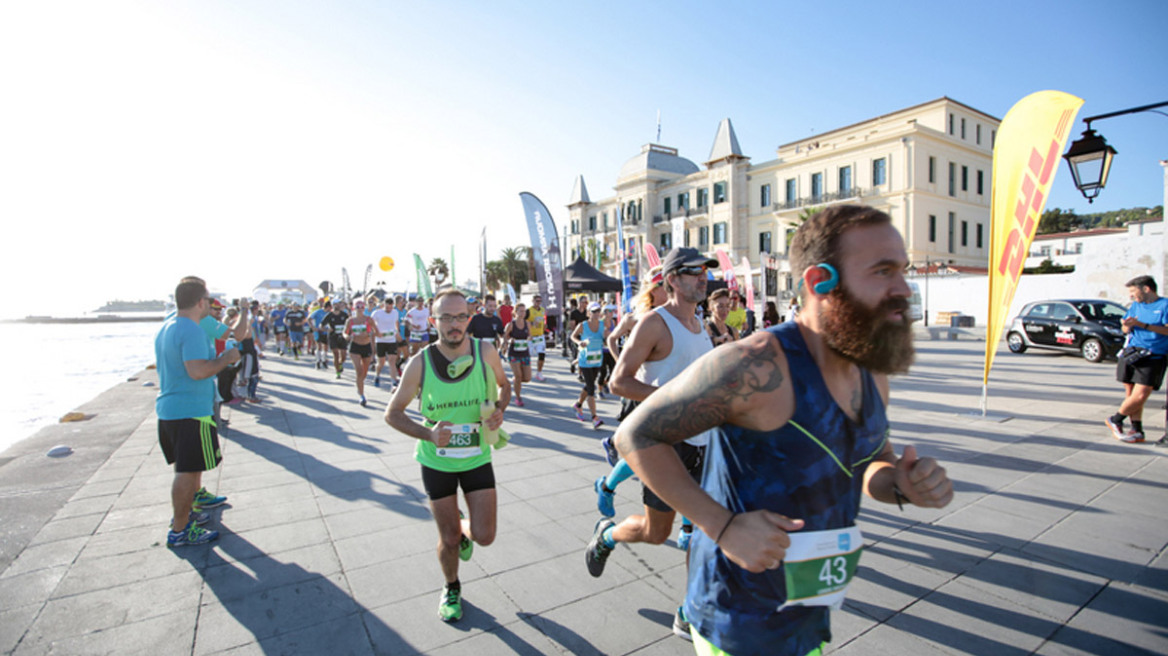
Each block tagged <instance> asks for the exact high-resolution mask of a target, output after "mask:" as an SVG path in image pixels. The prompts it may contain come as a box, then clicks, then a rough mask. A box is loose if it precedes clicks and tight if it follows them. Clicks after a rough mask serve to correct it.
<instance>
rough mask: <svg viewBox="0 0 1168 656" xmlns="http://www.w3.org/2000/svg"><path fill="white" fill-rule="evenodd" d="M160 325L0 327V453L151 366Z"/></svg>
mask: <svg viewBox="0 0 1168 656" xmlns="http://www.w3.org/2000/svg"><path fill="white" fill-rule="evenodd" d="M161 326H162V321H161V315H159V321H156V322H155V321H148V322H126V323H120V322H119V323H113V322H103V323H75V324H47V323H39V324H38V323H0V344H5V345H6V347H7V348H6V350H5V356H4V359H5V360H6V362H5V365H6V366H5V367H4V369H5V371H6V372H7V373H6V374H4V377H5V379H6V380H5V383H4V385H3V387H4V394H3V397H4V401H3V403H0V453H3V452H4V451H5V450H6V449H8V447H10V446H12V445H13V444H16V443H17V442H19V441H20V440H23V439H26V438H29V437H32V435H33V434H34V433H36V432H37V431H38V430H40V429H41V428H43V427H44V426H47V425H49V424H54V423H56V422H58V421H59V420H60V418H61V416H63V415H64V414H66V413H68V412H71V411H73V410H76V409H77V407H78V406H80V405H82V404H83V403H85V402H87V401H89V400H91V399H93V398H94V397H96V396H97V395H98V394H101V393H102V392H104V391H105V390H107V389H109V388H111V387H113V386H114V385H116V384H118V383H122V382H125V381H126V379H127V378H129V377H131V376H133V375H134V374H136V373H138V372H140V371H142V370H143V369H145V368H146V366H147V365H149V364H151V363H153V362H154V335H155V334H156V333H157V332H158V329H159V327H161Z"/></svg>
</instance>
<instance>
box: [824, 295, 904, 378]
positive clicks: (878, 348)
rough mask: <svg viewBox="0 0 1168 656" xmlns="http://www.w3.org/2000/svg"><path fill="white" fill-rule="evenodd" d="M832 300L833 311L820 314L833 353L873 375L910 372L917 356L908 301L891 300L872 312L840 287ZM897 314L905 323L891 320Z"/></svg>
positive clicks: (825, 339) (900, 299) (885, 301)
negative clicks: (874, 373)
mask: <svg viewBox="0 0 1168 656" xmlns="http://www.w3.org/2000/svg"><path fill="white" fill-rule="evenodd" d="M831 300H832V309H831V311H830V312H826V311H823V310H820V316H819V319H820V325H821V326H823V340H824V342H825V343H826V344H827V345H828V347H829V348H831V350H833V351H835V352H836V353H838V354H839V355H841V356H843V357H845V358H847V359H848V360H851V361H852V362H855V363H856V364H857V365H859V366H861V367H863V368H865V369H868V370H869V371H875V372H878V373H884V374H897V373H904V372H907V371H908V368H909V366H910V365H912V363H913V356H914V352H913V335H912V321H911V320H910V319H909V316H908V299H905V298H899V297H897V298H887V299H885V300H883V301H881V302H880V304H879V305H877V306H876V307H875V308H868V307H867V306H865V305H864V304H863V303H861V302H860V301H859V300H857V299H856V297H854V296H852V294H851V293H850V292H848V290H847V288H845V287H843V286H840V287H839V288H838V289H837V290H836V291H835V292H834V293H832V295H831ZM896 311H899V312H900V313H901V316H902V317H903V319H902V320H901V321H891V320H889V319H888V315H889V314H890V313H892V312H896Z"/></svg>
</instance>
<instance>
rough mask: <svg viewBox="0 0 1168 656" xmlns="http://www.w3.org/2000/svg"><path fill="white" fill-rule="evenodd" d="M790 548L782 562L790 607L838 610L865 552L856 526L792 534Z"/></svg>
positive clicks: (781, 607)
mask: <svg viewBox="0 0 1168 656" xmlns="http://www.w3.org/2000/svg"><path fill="white" fill-rule="evenodd" d="M789 535H790V538H791V546H790V547H788V548H787V557H786V559H785V560H784V561H783V572H784V575H785V576H786V580H787V601H786V602H784V603H783V604H782V605H781V606H779V610H782V609H783V608H786V607H788V606H829V607H831V608H832V609H834V610H839V608H840V606H842V605H843V603H844V596H845V595H846V594H847V588H848V584H849V583H850V582H851V580H852V577H854V576H855V575H856V567H857V566H858V565H859V564H860V552H861V551H862V550H863V546H864V544H863V541H862V536H861V535H860V529H859V528H858V527H855V526H850V527H848V528H841V529H833V530H829V531H809V532H806V533H804V532H801V531H796V532H794V533H790V534H789Z"/></svg>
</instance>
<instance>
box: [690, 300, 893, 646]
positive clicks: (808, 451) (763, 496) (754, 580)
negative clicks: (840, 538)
mask: <svg viewBox="0 0 1168 656" xmlns="http://www.w3.org/2000/svg"><path fill="white" fill-rule="evenodd" d="M767 332H769V333H770V334H772V335H774V337H775V338H776V339H778V340H779V344H780V345H781V346H782V348H783V352H784V353H785V354H786V356H787V362H788V365H789V366H790V373H791V384H792V385H793V386H794V393H795V414H794V416H792V417H791V420H790V421H788V422H787V423H786V424H784V425H783V426H781V427H780V428H779V429H778V430H773V431H764V432H760V431H752V430H747V429H744V428H740V427H738V426H731V425H728V424H724V425H722V426H720V427H718V429H716V430H715V432H714V436H713V437H712V438H711V439H710V444H709V447H708V449H709V450H708V451H707V460H706V469H705V474H704V476H703V477H702V488H704V489H705V491H706V492H707V493H709V494H710V496H712V497H713V498H714V500H715V501H717V502H718V503H720V504H722V505H723V506H725V507H726V508H729V509H730V510H732V511H734V512H736V513H740V512H746V511H750V510H759V509H765V510H771V511H774V512H777V513H781V514H783V515H786V516H787V517H791V518H794V519H803V520H804V521H805V522H806V526H805V528H804V530H807V531H820V530H826V529H836V528H844V527H848V526H852V525H854V524H855V522H856V517H857V515H859V512H860V495H861V492H862V487H863V480H864V470H865V469H867V466H868V463H870V462H871V461H872V459H873V458H875V457H876V456H877V455H879V454H880V451H881V449H883V448H884V443H885V441H886V440H887V436H888V418H887V417H886V415H885V412H884V401H883V399H882V398H881V397H880V390H879V388H878V387H877V386H876V382H875V380H874V379H873V377H872V375H871V374H870V373H869V372H868V371H866V370H864V369H861V370H860V376H861V380H862V385H863V411H862V416H861V419H860V421H859V422H858V423H857V422H855V421H852V420H851V419H850V418H849V417H848V416H847V415H846V414H844V411H843V410H842V409H841V408H840V407H839V405H838V404H837V403H836V402H835V399H833V398H832V396H831V393H830V392H829V391H828V389H827V384H826V383H825V382H824V380H823V377H822V375H821V374H820V372H819V367H818V366H817V365H816V364H815V360H814V359H813V358H812V356H811V353H810V352H809V351H808V350H807V344H806V342H804V341H803V336H802V334H800V332H799V327H798V325H797V324H795V323H792V322H789V323H783V324H780V325H778V326H775V327H772V328H769V329H767ZM812 436H814V439H812ZM785 600H786V584H785V583H784V572H783V570H782V568H779V569H777V570H768V571H766V572H762V573H760V574H752V573H750V572H748V571H746V570H744V569H742V568H740V567H738V566H737V565H735V564H733V563H731V562H730V560H729V559H727V558H726V557H725V556H724V555H723V554H722V552H721V551H720V550H719V549H718V546H717V545H716V544H714V540H713V539H712V538H710V537H709V536H707V535H705V534H704V533H702V532H701V531H696V532H695V534H694V537H693V541H692V542H691V543H690V574H689V590H688V594H687V595H686V606H685V614H686V618H687V619H689V621H690V623H691V624H692V625H693V626H694V627H696V628H697V629H698V632H699V633H701V634H702V635H703V636H705V637H706V639H707V640H709V641H710V642H712V643H713V644H714V645H716V646H717V647H719V648H721V649H723V650H725V651H727V652H729V653H731V654H734V655H735V656H749V655H751V654H806V653H808V652H810V651H811V650H813V649H815V648H816V647H818V646H819V644H820V643H821V642H824V641H830V640H831V629H830V624H829V621H828V619H829V618H828V610H827V608H825V607H818V606H817V607H803V606H794V607H789V608H786V609H784V610H783V611H782V612H778V610H777V609H778V607H779V606H780V605H781V604H782V603H783V602H784V601H785Z"/></svg>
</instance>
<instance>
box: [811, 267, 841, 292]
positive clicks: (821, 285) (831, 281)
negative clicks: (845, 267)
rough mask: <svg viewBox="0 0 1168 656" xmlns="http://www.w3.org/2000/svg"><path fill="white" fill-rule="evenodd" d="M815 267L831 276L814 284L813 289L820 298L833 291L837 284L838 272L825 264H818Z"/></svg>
mask: <svg viewBox="0 0 1168 656" xmlns="http://www.w3.org/2000/svg"><path fill="white" fill-rule="evenodd" d="M815 266H817V267H819V268H820V269H823V270H824V271H826V272H828V273H829V274H831V275H830V276H828V278H827V280H820V281H819V282H817V283H815V287H813V289H814V290H815V293H816V294H819V295H820V296H822V295H824V294H828V293H830V292H831V290H833V289H835V287H836V285H838V284H839V271H836V270H835V267H833V266H832V265H830V264H828V263H827V262H820V263H819V264H816V265H815Z"/></svg>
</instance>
